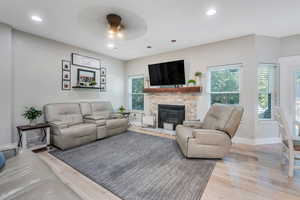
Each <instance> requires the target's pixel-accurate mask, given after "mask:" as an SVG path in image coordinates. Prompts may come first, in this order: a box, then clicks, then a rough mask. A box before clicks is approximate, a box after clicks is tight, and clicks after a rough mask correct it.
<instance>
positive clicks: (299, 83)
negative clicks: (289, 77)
mask: <svg viewBox="0 0 300 200" xmlns="http://www.w3.org/2000/svg"><path fill="white" fill-rule="evenodd" d="M293 107H294V109H293V111H294V127H295V128H294V134H295V136H296V137H299V136H300V70H297V71H295V72H294V106H293Z"/></svg>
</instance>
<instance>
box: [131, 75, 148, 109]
mask: <svg viewBox="0 0 300 200" xmlns="http://www.w3.org/2000/svg"><path fill="white" fill-rule="evenodd" d="M134 78H144V80H145V76H144V75H143V74H140V75H134V76H128V91H127V93H128V99H127V100H128V108H129V109H130V110H132V111H134V112H139V111H140V112H141V111H143V110H133V109H132V104H131V102H132V101H131V98H132V94H142V95H144V110H145V93H132V92H131V89H132V85H131V84H132V81H131V80H132V79H134ZM144 84H145V83H144Z"/></svg>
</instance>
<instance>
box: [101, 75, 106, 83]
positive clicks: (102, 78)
mask: <svg viewBox="0 0 300 200" xmlns="http://www.w3.org/2000/svg"><path fill="white" fill-rule="evenodd" d="M105 83H106V76H100V84H105Z"/></svg>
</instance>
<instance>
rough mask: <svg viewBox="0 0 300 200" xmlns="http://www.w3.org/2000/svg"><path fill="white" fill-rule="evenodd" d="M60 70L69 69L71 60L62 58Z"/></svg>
mask: <svg viewBox="0 0 300 200" xmlns="http://www.w3.org/2000/svg"><path fill="white" fill-rule="evenodd" d="M61 64H62V70H64V71H71V61H69V60H62V62H61Z"/></svg>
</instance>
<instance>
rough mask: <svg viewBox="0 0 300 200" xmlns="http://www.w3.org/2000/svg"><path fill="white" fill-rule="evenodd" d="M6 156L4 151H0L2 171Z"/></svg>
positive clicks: (0, 168) (0, 167)
mask: <svg viewBox="0 0 300 200" xmlns="http://www.w3.org/2000/svg"><path fill="white" fill-rule="evenodd" d="M5 161H6V160H5V156H4V154H3V153H2V152H0V172H1V170H2V168H3V167H4V166H5Z"/></svg>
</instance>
